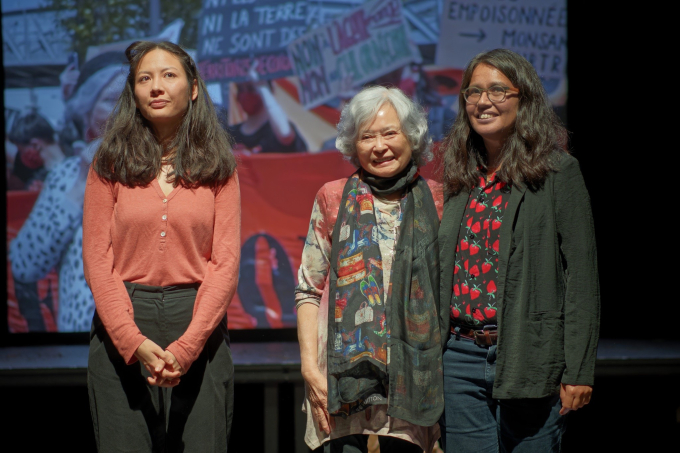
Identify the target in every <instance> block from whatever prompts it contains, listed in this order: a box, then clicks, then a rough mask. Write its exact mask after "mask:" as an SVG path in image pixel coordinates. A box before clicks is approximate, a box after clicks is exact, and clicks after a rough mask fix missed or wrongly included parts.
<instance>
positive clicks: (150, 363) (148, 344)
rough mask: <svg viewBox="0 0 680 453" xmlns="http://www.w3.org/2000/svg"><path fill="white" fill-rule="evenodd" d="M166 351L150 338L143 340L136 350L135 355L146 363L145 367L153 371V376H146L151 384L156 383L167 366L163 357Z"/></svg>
mask: <svg viewBox="0 0 680 453" xmlns="http://www.w3.org/2000/svg"><path fill="white" fill-rule="evenodd" d="M164 354H165V351H163V349H162V348H161V347H160V346H158V345H157V344H156V343H154V342H153V341H151V340H149V339H148V338H147V339H146V340H144V341H143V342H142V344H140V345H139V347H138V348H137V351H135V357H137V360H139V362H140V363H141V364H142V365H144V368H146V370H147V371H148V372H149V373H151V376H150V377H148V378H146V379H147V381H148V382H149V384H151V385H156V382H157V380H158V378H160V376H161V372H162V371H163V369H164V368H165V365H166V362H165V360H164V359H163V356H164Z"/></svg>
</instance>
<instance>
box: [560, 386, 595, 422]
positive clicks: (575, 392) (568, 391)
mask: <svg viewBox="0 0 680 453" xmlns="http://www.w3.org/2000/svg"><path fill="white" fill-rule="evenodd" d="M592 394H593V388H592V387H591V386H590V385H569V384H561V385H560V399H561V400H562V409H560V415H565V414H566V413H567V412H569V411H575V410H577V409H580V408H582V407H583V406H585V405H586V404H588V403H590V396H591V395H592Z"/></svg>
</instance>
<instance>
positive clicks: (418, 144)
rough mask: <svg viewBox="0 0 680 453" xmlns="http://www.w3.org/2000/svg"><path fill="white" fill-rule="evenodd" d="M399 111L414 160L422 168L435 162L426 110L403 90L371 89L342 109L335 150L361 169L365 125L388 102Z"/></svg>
mask: <svg viewBox="0 0 680 453" xmlns="http://www.w3.org/2000/svg"><path fill="white" fill-rule="evenodd" d="M386 102H389V103H390V105H392V107H393V108H394V110H395V111H396V112H397V116H398V117H399V122H400V123H401V131H402V132H403V133H404V135H405V136H406V138H407V140H408V142H409V144H410V145H411V153H412V155H411V156H412V157H411V158H412V159H413V161H414V162H415V163H416V165H417V166H418V167H421V166H423V165H425V164H426V163H427V162H429V161H431V160H432V138H431V137H430V134H429V132H428V129H427V116H426V115H425V111H424V110H423V109H422V108H421V107H420V106H419V105H418V104H416V103H415V102H413V101H412V100H410V99H409V98H408V97H407V96H406V95H405V94H404V93H403V92H402V91H401V90H400V89H399V88H393V87H392V88H385V87H383V86H371V87H366V88H364V89H362V90H361V91H360V92H359V93H357V94H356V96H354V97H353V98H352V100H351V101H350V102H349V103H348V104H347V105H346V106H345V107H344V108H343V109H342V113H341V114H340V122H339V123H338V137H337V138H336V139H335V147H336V148H337V149H338V150H339V151H340V152H341V153H342V154H344V155H345V156H346V157H347V158H348V159H349V160H350V161H351V162H352V163H353V164H354V165H356V166H357V167H358V166H359V161H358V159H357V148H356V143H357V139H358V137H359V134H360V132H361V126H362V125H364V124H366V123H367V122H369V121H371V120H373V119H374V118H375V116H376V115H377V114H378V110H380V108H381V107H382V106H383V105H384V104H385V103H386Z"/></svg>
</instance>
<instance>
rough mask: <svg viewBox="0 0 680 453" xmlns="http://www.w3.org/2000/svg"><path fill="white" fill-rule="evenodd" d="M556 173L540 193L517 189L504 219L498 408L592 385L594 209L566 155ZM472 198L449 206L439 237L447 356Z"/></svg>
mask: <svg viewBox="0 0 680 453" xmlns="http://www.w3.org/2000/svg"><path fill="white" fill-rule="evenodd" d="M558 167H559V170H558V171H557V172H552V173H550V175H549V176H548V177H547V179H546V181H545V184H544V185H543V187H542V188H541V189H539V190H536V191H532V190H531V189H526V188H525V187H516V186H513V187H512V190H511V193H510V200H509V202H508V205H507V208H506V211H505V214H504V216H503V225H502V226H501V231H500V246H501V249H500V254H499V255H500V256H499V273H498V282H497V286H498V293H497V298H496V300H497V308H498V310H497V312H496V313H497V317H498V330H499V332H498V333H499V341H498V359H497V363H496V380H495V382H494V386H493V397H494V398H499V399H505V398H539V397H543V396H548V395H551V394H554V393H555V392H556V391H558V389H559V385H560V383H561V382H563V383H565V384H571V385H592V384H593V375H594V369H595V358H596V353H597V341H598V335H599V323H600V288H599V282H598V274H597V253H596V249H595V234H594V230H593V219H592V213H591V209H590V199H589V197H588V192H587V191H586V187H585V184H584V182H583V177H582V175H581V171H580V169H579V165H578V162H577V161H576V159H574V158H573V157H571V156H570V155H568V154H564V155H562V157H561V158H560V160H559V163H558ZM469 196H470V193H469V192H468V191H462V192H461V193H459V194H458V195H455V196H452V197H449V198H448V199H447V200H446V202H445V205H444V214H443V217H442V223H441V227H440V228H439V250H440V257H441V287H440V288H441V289H440V291H441V292H440V295H441V297H440V301H441V308H440V313H439V316H440V327H441V332H442V339H443V344H442V347H445V346H446V344H445V341H446V338H448V331H449V328H450V327H449V326H450V306H449V303H450V301H451V292H452V288H451V285H452V279H453V266H454V261H455V248H456V242H457V239H458V231H459V229H460V225H461V221H462V219H463V214H464V212H465V207H466V205H467V202H468V199H469Z"/></svg>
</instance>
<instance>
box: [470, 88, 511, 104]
mask: <svg viewBox="0 0 680 453" xmlns="http://www.w3.org/2000/svg"><path fill="white" fill-rule="evenodd" d="M461 91H462V92H463V97H464V98H465V102H467V103H468V104H477V103H478V102H479V100H480V99H481V98H482V93H484V92H485V91H486V95H487V96H488V97H489V100H490V101H491V102H503V101H505V96H506V94H507V92H508V91H509V92H511V93H519V90H518V89H517V88H510V87H504V86H503V85H494V86H492V87H489V88H487V89H486V90H482V89H481V88H478V87H467V88H465V89H464V90H461Z"/></svg>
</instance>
